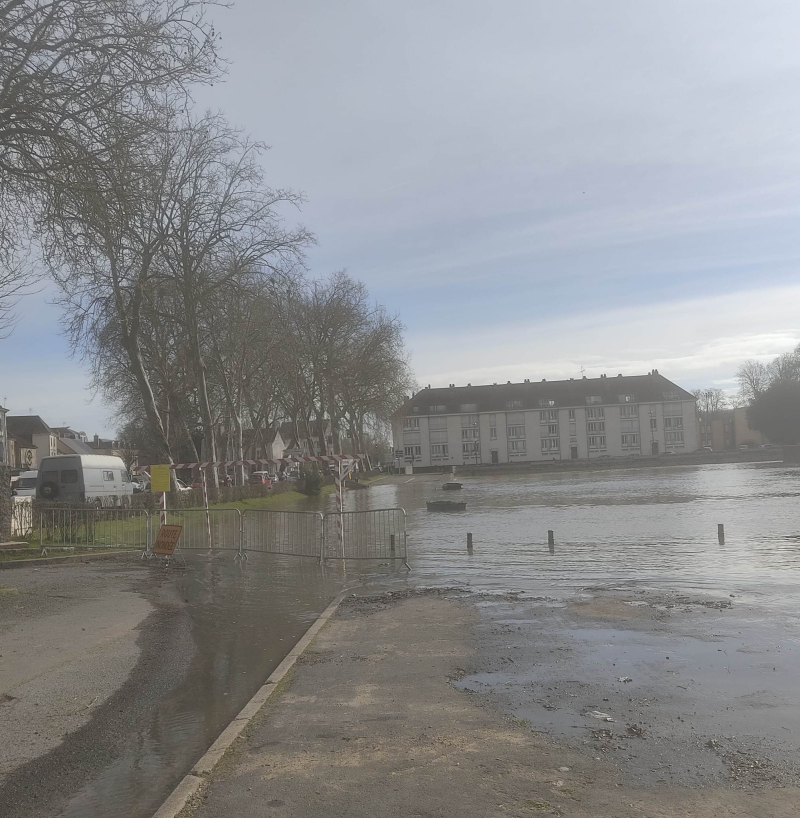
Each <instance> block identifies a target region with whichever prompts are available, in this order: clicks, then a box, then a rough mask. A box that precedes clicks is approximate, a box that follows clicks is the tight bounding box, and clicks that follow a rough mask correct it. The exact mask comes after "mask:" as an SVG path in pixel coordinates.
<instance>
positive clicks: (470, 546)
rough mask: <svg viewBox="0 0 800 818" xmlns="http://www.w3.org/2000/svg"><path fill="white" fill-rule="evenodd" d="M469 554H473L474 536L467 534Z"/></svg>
mask: <svg viewBox="0 0 800 818" xmlns="http://www.w3.org/2000/svg"><path fill="white" fill-rule="evenodd" d="M467 553H468V554H471V553H472V534H469V533H468V534H467Z"/></svg>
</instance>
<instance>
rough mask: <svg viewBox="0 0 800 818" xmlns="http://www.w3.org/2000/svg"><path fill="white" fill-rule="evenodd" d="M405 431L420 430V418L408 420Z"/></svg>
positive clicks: (404, 425) (404, 426)
mask: <svg viewBox="0 0 800 818" xmlns="http://www.w3.org/2000/svg"><path fill="white" fill-rule="evenodd" d="M403 428H404V429H419V418H406V420H405V423H404V424H403Z"/></svg>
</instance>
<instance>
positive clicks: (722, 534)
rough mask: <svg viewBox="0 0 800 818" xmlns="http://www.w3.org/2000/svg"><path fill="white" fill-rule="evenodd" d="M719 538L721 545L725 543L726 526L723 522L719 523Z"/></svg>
mask: <svg viewBox="0 0 800 818" xmlns="http://www.w3.org/2000/svg"><path fill="white" fill-rule="evenodd" d="M717 539H718V540H719V544H720V545H725V526H724V525H723V524H722V523H718V524H717Z"/></svg>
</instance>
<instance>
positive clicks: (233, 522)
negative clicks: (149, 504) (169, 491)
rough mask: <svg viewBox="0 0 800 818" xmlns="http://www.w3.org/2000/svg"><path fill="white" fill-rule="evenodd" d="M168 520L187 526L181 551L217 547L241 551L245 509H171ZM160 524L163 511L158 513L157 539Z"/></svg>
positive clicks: (217, 548) (181, 542) (156, 519)
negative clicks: (243, 511) (242, 510)
mask: <svg viewBox="0 0 800 818" xmlns="http://www.w3.org/2000/svg"><path fill="white" fill-rule="evenodd" d="M206 513H208V520H206ZM159 514H160V512H159ZM167 523H168V524H169V525H180V526H183V531H181V537H180V540H179V541H178V548H177V551H198V550H202V549H205V550H208V549H213V550H215V551H218V550H224V551H237V552H241V547H242V512H241V511H239V509H238V508H212V509H209V511H208V512H206V510H205V509H204V508H179V509H175V510H174V511H173V510H172V509H168V510H167ZM159 524H160V520H159V515H154V516H153V526H154V531H153V541H155V536H156V534H157V533H158V526H159ZM209 524H210V526H209ZM209 527H210V529H211V539H210V540H209V536H208V535H209Z"/></svg>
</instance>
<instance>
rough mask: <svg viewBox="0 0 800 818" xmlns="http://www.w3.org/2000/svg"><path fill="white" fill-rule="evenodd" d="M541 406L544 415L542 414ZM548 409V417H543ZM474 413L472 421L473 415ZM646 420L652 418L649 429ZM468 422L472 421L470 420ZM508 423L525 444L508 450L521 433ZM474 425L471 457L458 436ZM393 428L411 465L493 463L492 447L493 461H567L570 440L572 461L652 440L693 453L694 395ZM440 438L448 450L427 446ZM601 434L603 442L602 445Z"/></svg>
mask: <svg viewBox="0 0 800 818" xmlns="http://www.w3.org/2000/svg"><path fill="white" fill-rule="evenodd" d="M543 412H546V413H548V414H545V415H543V414H542V413H543ZM551 412H552V413H554V419H551V418H550V414H549V413H551ZM473 414H474V415H476V416H477V420H473V419H472V416H473ZM570 415H572V416H573V418H574V419H571V418H570ZM651 420H652V421H654V424H653V428H651ZM475 422H476V423H477V426H474V425H473V424H474V423H475ZM590 424H591V425H590ZM509 427H511V430H512V433H514V434H517V432H518V431H519V430H521V429H523V428H524V435H525V437H524V441H525V443H524V451H517V450H515V449H520V448H521V442H522V440H523V438H520V437H509ZM551 427H554V428H551ZM476 428H477V431H478V438H477V439H476V440H474V442H476V443H478V444H479V445H478V449H479V457H478V459H477V460H476V458H475V456H474V454H465V452H464V448H463V444H464V443H472V442H473V438H472V437H471V435H472V434H473V432H472V430H473V429H476ZM492 428H495V429H496V438H495V439H492V437H491V429H492ZM637 428H638V431H637ZM464 430H467V431H466V432H465V431H464ZM393 431H394V441H395V445H394V448H395V449H401V448H402V449H403V451H404V461H405V463H411V462H413V463H414V464H415V465H418V466H453V465H455V466H461V465H474V464H475V463H476V462H479V463H482V464H490V463H492V462H493V461H492V451H496V452H497V462H498V463H509V462H510V463H515V462H536V461H547V460H550V461H552V460H554V459H555V460H569V459H571V457H572V448H573V447H575V449H576V451H577V459H579V460H585V459H587V458H588V459H593V458H599V457H626V456H640V455H649V454H651V452H652V451H653V444H657V453H658V454H661V453H663V452H665V451H674V452H676V453H685V452H692V451H696V450H697V448H698V447H699V431H698V425H697V417H696V411H695V402H694V401H692V400H673V401H662V402H657V403H640V404H620V405H609V404H602V405H593V406H574V407H552V408H550V409H525V410H519V411H516V412H514V411H507V412H483V413H460V414H452V413H451V414H442V415H421V414H420V415H408V416H405V417H403V418H401V419H400V420H399V421H398V422H397V423H396V424H395V425H394V430H393ZM623 434H624V435H627V436H629V437H626V439H625V440H626V445H624V444H623V437H622V436H623ZM432 435H433V438H432ZM551 439H552V440H556V441H557V442H558V447H557V448H555V449H554V448H550V444H549V443H545V444H544V447H543V444H542V441H543V440H545V441H549V440H551ZM433 440H435V441H436V442H435V443H434V442H432V441H433ZM445 441H446V445H447V456H442V455H441V454H437V450H436V449H433V450H432V448H431V447H432V446H441V445H443V444H444V442H445ZM603 441H604V444H605V445H601V443H602V442H603ZM515 444H516V445H515ZM590 444H593V445H590ZM412 458H413V461H412Z"/></svg>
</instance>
